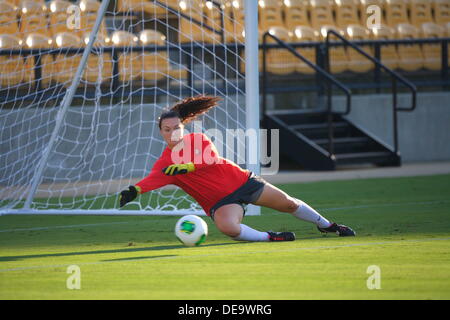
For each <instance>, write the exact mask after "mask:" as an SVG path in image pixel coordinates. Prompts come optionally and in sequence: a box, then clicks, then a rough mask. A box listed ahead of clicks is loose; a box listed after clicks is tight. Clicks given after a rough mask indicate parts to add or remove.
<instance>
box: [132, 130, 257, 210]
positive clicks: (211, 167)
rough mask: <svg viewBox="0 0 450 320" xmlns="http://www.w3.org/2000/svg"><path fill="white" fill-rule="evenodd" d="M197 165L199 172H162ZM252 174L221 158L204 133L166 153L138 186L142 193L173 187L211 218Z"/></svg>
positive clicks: (185, 138)
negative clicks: (219, 205) (219, 203)
mask: <svg viewBox="0 0 450 320" xmlns="http://www.w3.org/2000/svg"><path fill="white" fill-rule="evenodd" d="M188 162H193V163H194V165H195V171H193V172H190V173H186V174H178V175H174V176H168V175H165V174H164V173H163V172H162V170H163V169H164V168H166V167H168V166H170V165H171V164H174V163H175V164H180V163H188ZM249 175H250V171H248V170H245V169H242V168H241V167H239V166H238V165H237V164H235V163H234V162H232V161H230V160H227V159H225V158H222V157H220V156H219V154H218V152H217V149H216V147H215V146H214V144H213V143H212V142H211V140H209V138H208V137H207V136H206V135H204V134H203V133H191V134H188V135H185V136H184V137H183V140H182V141H181V142H180V143H178V144H177V145H176V146H175V147H174V148H173V149H172V150H171V149H169V147H166V149H165V150H164V151H163V153H162V154H161V156H160V157H159V159H158V160H157V161H156V162H155V164H154V165H153V168H152V171H151V172H150V174H149V175H148V176H147V177H145V178H144V179H142V180H141V181H139V182H138V183H137V184H136V185H137V186H139V187H140V188H141V193H145V192H148V191H151V190H155V189H158V188H161V187H163V186H165V185H168V184H173V185H176V186H178V187H180V188H181V189H183V190H184V191H185V192H186V193H187V194H189V195H190V196H192V197H193V198H194V199H195V200H196V201H197V202H198V203H199V204H200V206H201V207H202V208H203V210H204V211H205V212H206V214H207V215H208V216H209V215H210V213H209V210H210V209H211V208H212V207H213V206H214V205H215V204H216V203H217V202H218V201H219V200H221V199H222V198H224V197H225V196H227V195H229V194H230V193H232V192H234V191H235V190H237V189H238V188H239V187H240V186H242V185H243V184H244V183H245V182H247V180H248V177H249Z"/></svg>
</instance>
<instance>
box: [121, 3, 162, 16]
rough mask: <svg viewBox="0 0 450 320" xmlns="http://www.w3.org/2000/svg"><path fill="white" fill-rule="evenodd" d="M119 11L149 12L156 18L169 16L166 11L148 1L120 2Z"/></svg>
mask: <svg viewBox="0 0 450 320" xmlns="http://www.w3.org/2000/svg"><path fill="white" fill-rule="evenodd" d="M162 2H164V1H162ZM117 11H118V12H129V11H133V12H137V13H139V12H147V13H149V14H151V15H155V16H159V15H164V14H167V11H166V9H164V8H163V7H161V6H158V5H156V4H154V3H151V2H150V1H148V0H118V1H117Z"/></svg>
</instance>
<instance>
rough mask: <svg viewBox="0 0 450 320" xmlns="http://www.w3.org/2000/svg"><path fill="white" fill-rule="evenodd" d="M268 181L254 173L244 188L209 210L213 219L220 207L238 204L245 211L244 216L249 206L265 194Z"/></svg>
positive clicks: (240, 188) (241, 187)
mask: <svg viewBox="0 0 450 320" xmlns="http://www.w3.org/2000/svg"><path fill="white" fill-rule="evenodd" d="M266 183H267V182H266V180H264V179H263V178H261V177H260V176H258V175H256V174H254V173H253V172H251V173H250V176H249V177H248V180H247V182H246V183H244V184H243V185H242V186H240V187H239V188H238V189H237V190H236V191H234V192H233V193H230V194H229V195H227V196H226V197H224V198H223V199H222V200H219V201H218V202H217V203H216V204H215V205H214V206H213V207H212V208H211V210H209V213H210V216H211V218H212V219H213V220H214V212H215V211H216V210H217V209H219V208H220V207H222V206H224V205H227V204H231V203H236V204H239V205H241V207H242V209H244V215H245V210H246V208H247V204H249V203H253V202H255V201H256V200H258V199H259V196H260V195H261V193H262V192H263V189H264V185H265V184H266Z"/></svg>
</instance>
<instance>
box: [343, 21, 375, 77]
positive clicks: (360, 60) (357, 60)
mask: <svg viewBox="0 0 450 320" xmlns="http://www.w3.org/2000/svg"><path fill="white" fill-rule="evenodd" d="M346 34H347V37H348V39H349V40H350V41H361V40H371V39H370V38H371V37H370V31H369V30H368V29H367V28H364V27H362V26H359V25H349V26H347V28H346ZM359 47H360V48H361V49H362V50H364V51H365V52H366V53H368V54H369V55H371V56H373V50H372V48H371V46H368V45H362V46H359ZM347 55H348V69H349V70H350V71H353V72H358V73H364V72H368V71H370V70H372V69H373V68H374V64H373V62H371V61H370V60H369V59H367V58H366V57H364V56H363V55H362V54H360V53H359V52H358V51H356V50H354V49H352V48H348V50H347Z"/></svg>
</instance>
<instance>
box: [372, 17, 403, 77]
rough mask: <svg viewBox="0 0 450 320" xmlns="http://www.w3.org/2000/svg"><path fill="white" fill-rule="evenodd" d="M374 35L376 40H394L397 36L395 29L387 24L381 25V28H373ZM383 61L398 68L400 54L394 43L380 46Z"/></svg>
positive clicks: (387, 65)
mask: <svg viewBox="0 0 450 320" xmlns="http://www.w3.org/2000/svg"><path fill="white" fill-rule="evenodd" d="M371 31H372V35H373V38H374V39H375V40H393V39H395V38H396V36H395V30H394V29H392V28H390V27H388V26H387V25H381V27H380V28H373V29H372V30H371ZM380 55H381V63H383V64H384V65H385V66H386V67H388V68H390V69H392V70H394V69H397V68H398V64H399V60H400V58H399V56H398V52H397V47H396V46H395V45H393V44H389V45H383V46H381V47H380Z"/></svg>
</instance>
